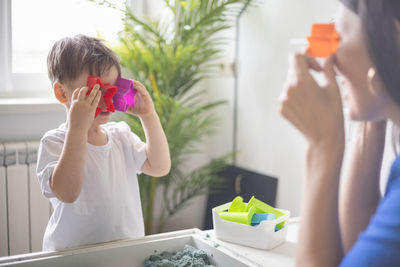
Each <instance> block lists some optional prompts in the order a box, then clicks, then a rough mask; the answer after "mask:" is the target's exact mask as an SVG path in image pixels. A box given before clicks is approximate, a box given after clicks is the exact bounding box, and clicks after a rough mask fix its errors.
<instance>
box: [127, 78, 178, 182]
mask: <svg viewBox="0 0 400 267" xmlns="http://www.w3.org/2000/svg"><path fill="white" fill-rule="evenodd" d="M133 85H134V88H135V89H136V90H137V93H136V95H135V106H134V107H129V108H128V110H127V113H130V114H133V115H136V116H138V117H139V118H140V120H141V122H142V125H143V129H144V133H145V135H146V154H147V160H146V161H145V162H144V164H143V166H142V168H141V170H140V171H142V172H143V173H145V174H148V175H151V176H154V177H161V176H165V175H167V174H168V173H169V170H170V168H171V158H170V155H169V147H168V142H167V138H166V136H165V133H164V130H163V128H162V126H161V122H160V119H159V117H158V115H157V113H156V111H155V109H154V104H153V101H152V99H151V97H150V95H149V93H148V92H147V90H146V88H145V87H144V85H143V84H141V83H140V82H138V81H134V84H133Z"/></svg>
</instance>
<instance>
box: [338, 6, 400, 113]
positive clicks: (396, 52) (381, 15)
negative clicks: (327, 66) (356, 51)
mask: <svg viewBox="0 0 400 267" xmlns="http://www.w3.org/2000/svg"><path fill="white" fill-rule="evenodd" d="M342 2H343V4H345V5H346V6H347V7H349V8H350V9H351V10H353V12H355V13H356V14H358V15H359V16H360V18H361V22H362V24H363V29H364V36H365V43H366V46H367V49H368V52H369V55H370V57H371V59H372V61H373V62H374V65H375V67H376V70H377V72H378V74H379V77H380V79H381V81H382V83H383V85H384V86H385V88H386V90H387V92H388V93H389V95H390V96H391V97H392V98H393V99H394V100H395V101H396V102H397V103H398V104H399V105H400V73H399V70H400V45H399V44H400V43H399V40H400V39H399V36H398V34H397V29H396V24H395V20H396V19H397V20H399V22H400V1H399V0H342Z"/></svg>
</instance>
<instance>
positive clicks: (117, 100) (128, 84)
mask: <svg viewBox="0 0 400 267" xmlns="http://www.w3.org/2000/svg"><path fill="white" fill-rule="evenodd" d="M115 86H117V87H118V91H117V93H116V94H115V95H114V97H113V100H114V107H115V109H116V110H119V111H122V112H125V111H126V110H127V109H128V107H129V106H132V107H133V106H134V105H135V95H136V89H133V81H132V80H128V79H124V78H121V77H119V78H118V80H117V82H116V83H115Z"/></svg>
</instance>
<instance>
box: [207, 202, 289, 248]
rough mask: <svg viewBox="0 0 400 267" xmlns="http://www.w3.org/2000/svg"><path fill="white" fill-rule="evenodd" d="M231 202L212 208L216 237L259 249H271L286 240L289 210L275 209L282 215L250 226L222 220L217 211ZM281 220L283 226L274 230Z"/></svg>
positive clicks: (226, 207)
mask: <svg viewBox="0 0 400 267" xmlns="http://www.w3.org/2000/svg"><path fill="white" fill-rule="evenodd" d="M230 204H231V202H229V203H226V204H223V205H221V206H218V207H215V208H213V209H212V214H213V224H214V230H215V235H216V237H217V238H218V239H221V240H224V241H228V242H232V243H236V244H239V245H244V246H249V247H253V248H259V249H272V248H274V247H276V246H278V245H279V244H281V243H283V242H284V241H285V240H286V233H287V228H288V224H287V222H288V220H289V218H290V211H288V210H283V209H277V210H279V211H281V212H283V213H284V215H283V216H281V217H279V218H277V219H275V220H272V221H262V222H261V223H260V224H259V225H257V226H250V225H245V224H241V223H235V222H230V221H226V220H223V219H222V218H221V217H220V216H219V212H222V211H226V210H228V208H229V206H230ZM283 221H286V222H285V226H284V227H283V228H282V229H280V230H278V231H277V232H275V226H276V225H277V224H279V223H281V222H283Z"/></svg>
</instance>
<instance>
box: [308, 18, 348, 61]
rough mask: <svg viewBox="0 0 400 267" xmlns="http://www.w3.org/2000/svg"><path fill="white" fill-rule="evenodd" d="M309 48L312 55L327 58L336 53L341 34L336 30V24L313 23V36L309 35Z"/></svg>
mask: <svg viewBox="0 0 400 267" xmlns="http://www.w3.org/2000/svg"><path fill="white" fill-rule="evenodd" d="M307 40H308V44H309V46H308V49H307V53H309V54H310V55H311V56H312V57H321V58H326V57H329V56H330V55H331V54H334V53H336V51H337V49H338V47H339V40H340V36H339V34H338V33H337V32H336V30H335V24H333V23H330V24H313V25H312V28H311V36H309V37H307Z"/></svg>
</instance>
